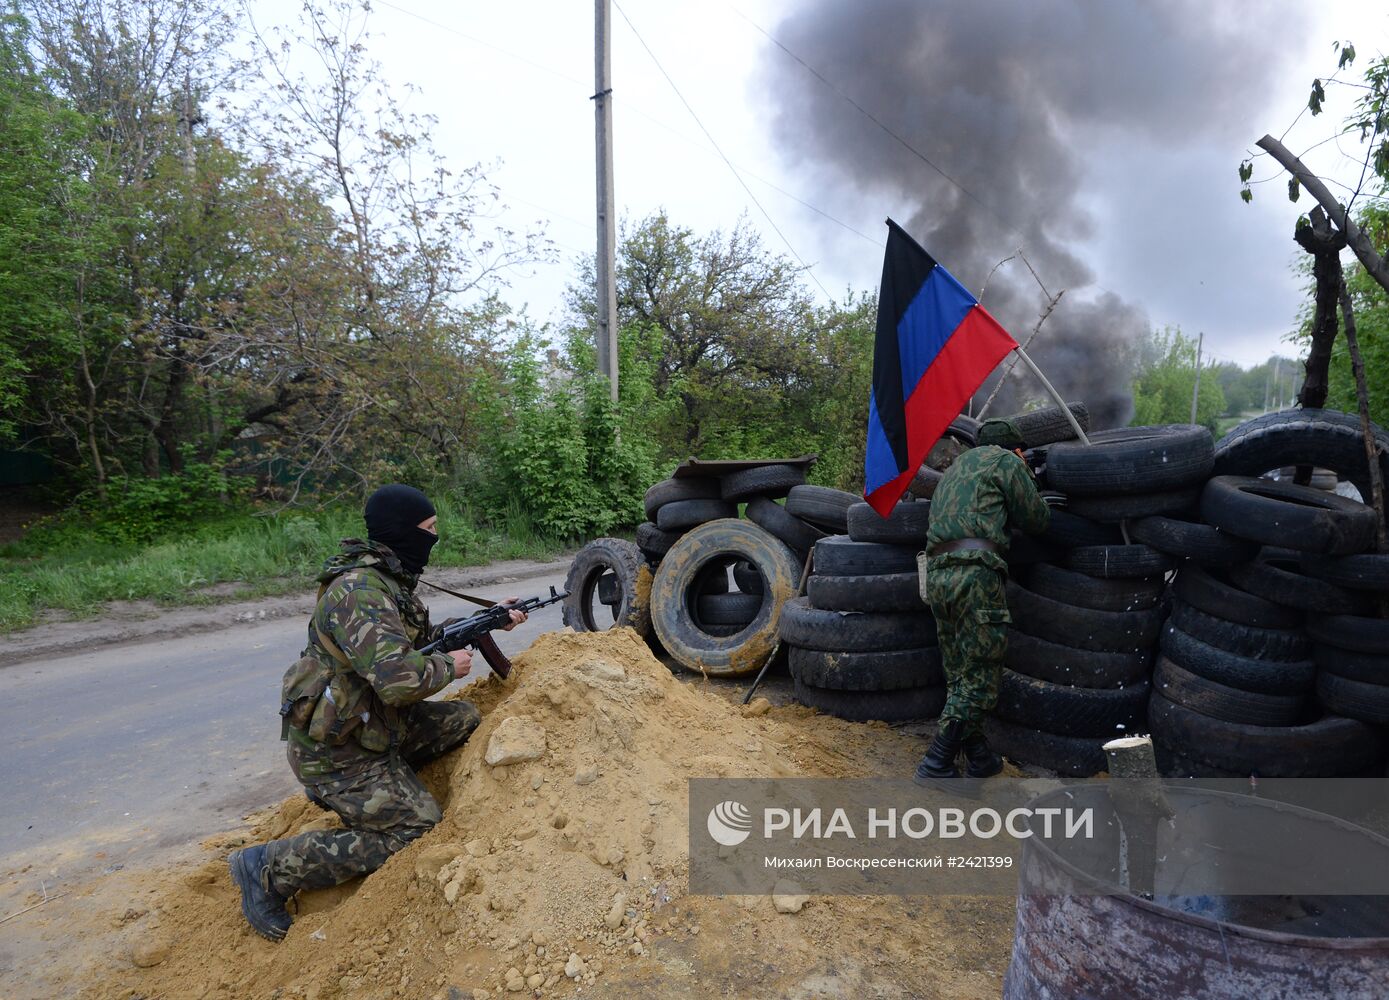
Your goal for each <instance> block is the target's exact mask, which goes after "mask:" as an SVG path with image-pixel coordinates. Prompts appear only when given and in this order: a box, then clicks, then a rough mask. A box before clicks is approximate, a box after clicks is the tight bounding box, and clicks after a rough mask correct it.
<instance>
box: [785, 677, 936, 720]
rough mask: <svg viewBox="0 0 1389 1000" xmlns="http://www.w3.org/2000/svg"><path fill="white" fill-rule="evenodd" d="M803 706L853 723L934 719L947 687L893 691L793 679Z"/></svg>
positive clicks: (794, 690)
mask: <svg viewBox="0 0 1389 1000" xmlns="http://www.w3.org/2000/svg"><path fill="white" fill-rule="evenodd" d="M792 691H793V692H794V694H795V696H796V700H797V701H799V702H800V703H801V704H802V705H806V706H808V707H810V708H813V709H816V710H818V711H820V712H824V713H825V714H826V715H835V716H838V717H839V718H841V719H848V720H849V721H850V722H915V721H918V720H920V719H934V718H936V717H937V716H938V715H940V712H941V709H943V708H944V707H945V688H944V686H941V687H914V688H898V689H896V690H893V691H835V690H833V689H831V688H818V687H811V686H810V685H808V684H802V683H801V682H800V681H798V680H795V679H794V678H793V679H792Z"/></svg>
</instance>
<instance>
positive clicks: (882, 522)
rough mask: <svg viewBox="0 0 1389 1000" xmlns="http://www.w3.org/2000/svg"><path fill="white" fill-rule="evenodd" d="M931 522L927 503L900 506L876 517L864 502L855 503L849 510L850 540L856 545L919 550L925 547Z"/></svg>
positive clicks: (901, 504) (916, 502)
mask: <svg viewBox="0 0 1389 1000" xmlns="http://www.w3.org/2000/svg"><path fill="white" fill-rule="evenodd" d="M930 520H931V501H929V500H908V501H906V502H904V503H899V504H897V506H895V507H893V508H892V512H891V513H890V514H888V516H887V517H879V516H878V512H877V511H876V510H874V509H873V508H872V507H870V506H869V505H868V504H866V503H856V504H854V505H853V506H852V507H850V508H849V537H850V538H852V539H853V540H854V541H856V542H878V543H880V544H883V545H915V546H917V547H921V546H924V545H925V544H926V532H927V530H928V529H929V527H930Z"/></svg>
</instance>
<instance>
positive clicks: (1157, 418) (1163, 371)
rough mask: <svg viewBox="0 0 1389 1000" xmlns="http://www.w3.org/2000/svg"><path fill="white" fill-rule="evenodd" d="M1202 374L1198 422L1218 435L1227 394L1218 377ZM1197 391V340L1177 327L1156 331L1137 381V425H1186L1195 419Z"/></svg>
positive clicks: (1143, 353)
mask: <svg viewBox="0 0 1389 1000" xmlns="http://www.w3.org/2000/svg"><path fill="white" fill-rule="evenodd" d="M1209 375H1210V373H1205V372H1203V373H1202V377H1201V387H1200V390H1199V396H1198V398H1197V403H1196V422H1197V423H1198V424H1201V425H1202V426H1205V427H1209V428H1210V429H1211V432H1212V433H1214V432H1215V428H1216V418H1218V417H1219V416H1220V415H1221V414H1222V413H1224V412H1225V393H1224V392H1223V391H1222V389H1221V387H1220V381H1219V380H1218V379H1217V378H1212V377H1209ZM1195 391H1197V390H1196V341H1195V339H1194V338H1191V337H1188V336H1186V335H1184V334H1183V333H1182V332H1181V330H1180V329H1178V328H1177V327H1166V328H1164V329H1162V330H1154V331H1153V332H1152V333H1151V334H1150V336H1149V338H1148V341H1147V343H1145V344H1144V345H1143V348H1142V351H1141V355H1140V360H1139V366H1138V371H1137V373H1136V374H1135V375H1134V380H1133V408H1134V413H1133V423H1134V424H1135V425H1145V424H1184V423H1187V422H1189V421H1190V420H1191V397H1192V393H1193V392H1195Z"/></svg>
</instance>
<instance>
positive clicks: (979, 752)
mask: <svg viewBox="0 0 1389 1000" xmlns="http://www.w3.org/2000/svg"><path fill="white" fill-rule="evenodd" d="M963 749H964V752H965V774H966V775H967V776H968V777H971V778H992V777H993V776H994V775H995V774H997V773H998V772H999V771H1002V770H1003V758H1002V757H1000V756H999V755H998V754H996V753H994V752H993V751H992V750H990V749H989V741H988V740H986V739H985V738H984V734H983V733H979V732H976V733H975V734H974V735H973V736H969V737H966V738H965V741H964V744H963Z"/></svg>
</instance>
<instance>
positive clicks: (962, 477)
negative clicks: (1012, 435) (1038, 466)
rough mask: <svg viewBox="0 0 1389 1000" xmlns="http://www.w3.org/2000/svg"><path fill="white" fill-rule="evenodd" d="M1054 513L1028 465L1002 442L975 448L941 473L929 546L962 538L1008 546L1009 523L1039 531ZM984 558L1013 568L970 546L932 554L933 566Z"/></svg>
mask: <svg viewBox="0 0 1389 1000" xmlns="http://www.w3.org/2000/svg"><path fill="white" fill-rule="evenodd" d="M1049 516H1050V514H1049V511H1048V510H1047V505H1046V504H1045V503H1043V502H1042V497H1041V495H1040V494H1039V493H1038V492H1037V484H1036V481H1035V480H1033V478H1032V474H1031V473H1030V472H1029V471H1028V468H1027V464H1026V463H1025V462H1023V460H1022V459H1020V458H1018V456H1017V455H1015V454H1013V453H1012V452H1011V451H1005V450H1004V449H1002V448H999V447H998V446H996V445H985V446H983V447H979V448H971V449H970V450H969V451H967V452H965V453H964V454H963V455H961V456H960V457H959V458H957V459H955V462H954V464H953V465H951V466H950V468H949V469H947V470H946V471H945V474H944V475H943V476H941V480H940V482H939V483H937V484H936V491H935V493H934V494H932V496H931V528H930V531H929V533H928V535H927V541H926V548H927V551H930V549H932V548H933V547H935V546H936V545H939V544H940V543H941V542H953V541H956V540H958V539H961V538H985V539H988V540H989V541H991V542H997V543H998V544H999V545H1000V546H1001V547H1002V548H1003V551H1005V552H1006V551H1008V526H1009V523H1010V522H1011V523H1012V524H1013V525H1015V526H1017V527H1019V528H1021V529H1022V530H1023V531H1026V532H1027V533H1028V534H1032V535H1036V534H1040V533H1041V532H1043V531H1045V530H1046V527H1047V518H1048V517H1049ZM965 563H982V564H984V565H986V566H990V567H992V568H994V569H999V570H1005V571H1006V570H1007V568H1008V566H1007V563H1005V562H1004V560H1003V557H1002V556H1000V555H998V554H997V553H995V552H986V551H984V550H982V549H969V550H966V551H963V552H947V553H945V554H944V555H940V556H932V557H931V565H932V566H936V565H941V566H949V565H954V564H965Z"/></svg>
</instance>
